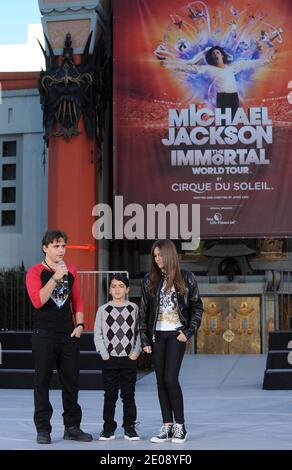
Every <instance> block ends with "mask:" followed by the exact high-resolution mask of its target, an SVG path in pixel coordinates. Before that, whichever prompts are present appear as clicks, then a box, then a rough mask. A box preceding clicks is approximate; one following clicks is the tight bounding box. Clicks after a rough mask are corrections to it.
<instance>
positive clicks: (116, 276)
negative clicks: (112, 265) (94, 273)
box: [108, 273, 130, 289]
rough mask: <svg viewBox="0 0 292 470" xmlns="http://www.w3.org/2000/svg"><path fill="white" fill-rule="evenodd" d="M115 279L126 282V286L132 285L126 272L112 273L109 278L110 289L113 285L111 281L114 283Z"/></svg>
mask: <svg viewBox="0 0 292 470" xmlns="http://www.w3.org/2000/svg"><path fill="white" fill-rule="evenodd" d="M113 280H116V281H120V282H122V283H123V284H125V286H126V287H129V285H130V282H129V278H128V276H127V275H126V274H125V273H114V274H111V275H110V276H109V278H108V288H109V289H110V287H111V283H112V281H113Z"/></svg>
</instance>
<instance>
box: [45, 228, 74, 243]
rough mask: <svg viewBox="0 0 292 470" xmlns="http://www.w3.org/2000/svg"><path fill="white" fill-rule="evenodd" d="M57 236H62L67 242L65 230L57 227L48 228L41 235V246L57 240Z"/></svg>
mask: <svg viewBox="0 0 292 470" xmlns="http://www.w3.org/2000/svg"><path fill="white" fill-rule="evenodd" d="M59 238H63V239H64V242H65V243H67V240H68V236H67V234H66V233H65V232H63V231H62V230H58V229H54V230H48V231H47V232H46V233H45V234H44V236H43V241H42V246H43V245H44V246H48V245H49V244H50V243H53V242H54V240H59Z"/></svg>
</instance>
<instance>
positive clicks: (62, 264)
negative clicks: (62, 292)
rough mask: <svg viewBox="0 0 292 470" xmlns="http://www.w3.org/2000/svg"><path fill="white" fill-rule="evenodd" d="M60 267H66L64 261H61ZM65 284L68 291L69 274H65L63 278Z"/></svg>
mask: <svg viewBox="0 0 292 470" xmlns="http://www.w3.org/2000/svg"><path fill="white" fill-rule="evenodd" d="M59 266H66V265H65V263H64V261H63V260H62V259H61V260H60V261H59ZM63 284H64V288H65V289H67V288H68V276H67V274H64V276H63Z"/></svg>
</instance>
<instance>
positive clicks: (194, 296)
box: [139, 269, 203, 348]
mask: <svg viewBox="0 0 292 470" xmlns="http://www.w3.org/2000/svg"><path fill="white" fill-rule="evenodd" d="M181 273H182V275H183V278H184V280H185V283H186V286H187V291H186V293H185V294H180V293H179V292H176V295H177V299H178V310H179V312H178V313H179V318H180V321H181V323H182V325H183V326H182V328H180V330H182V331H183V333H184V334H185V336H186V337H187V338H188V339H189V338H190V337H191V336H192V335H193V334H194V333H195V332H196V330H197V329H198V328H199V326H200V324H201V319H202V314H203V303H202V300H201V297H200V294H199V290H198V285H197V281H196V279H195V276H194V274H193V273H192V272H190V271H186V270H183V269H182V270H181ZM163 281H164V279H163V277H161V279H160V281H159V283H158V287H157V289H156V292H154V293H153V294H150V276H149V273H148V274H146V276H145V277H144V279H143V281H142V295H141V305H140V311H139V327H140V334H141V342H142V347H143V348H144V347H145V346H150V345H151V344H152V343H153V342H154V341H155V329H156V323H157V318H158V314H159V297H160V291H161V288H162V285H163Z"/></svg>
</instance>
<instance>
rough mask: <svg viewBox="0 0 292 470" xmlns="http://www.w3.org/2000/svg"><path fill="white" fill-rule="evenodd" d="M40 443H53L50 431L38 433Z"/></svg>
mask: <svg viewBox="0 0 292 470" xmlns="http://www.w3.org/2000/svg"><path fill="white" fill-rule="evenodd" d="M37 443H38V444H51V436H50V433H49V432H48V431H40V432H38V435H37Z"/></svg>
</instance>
